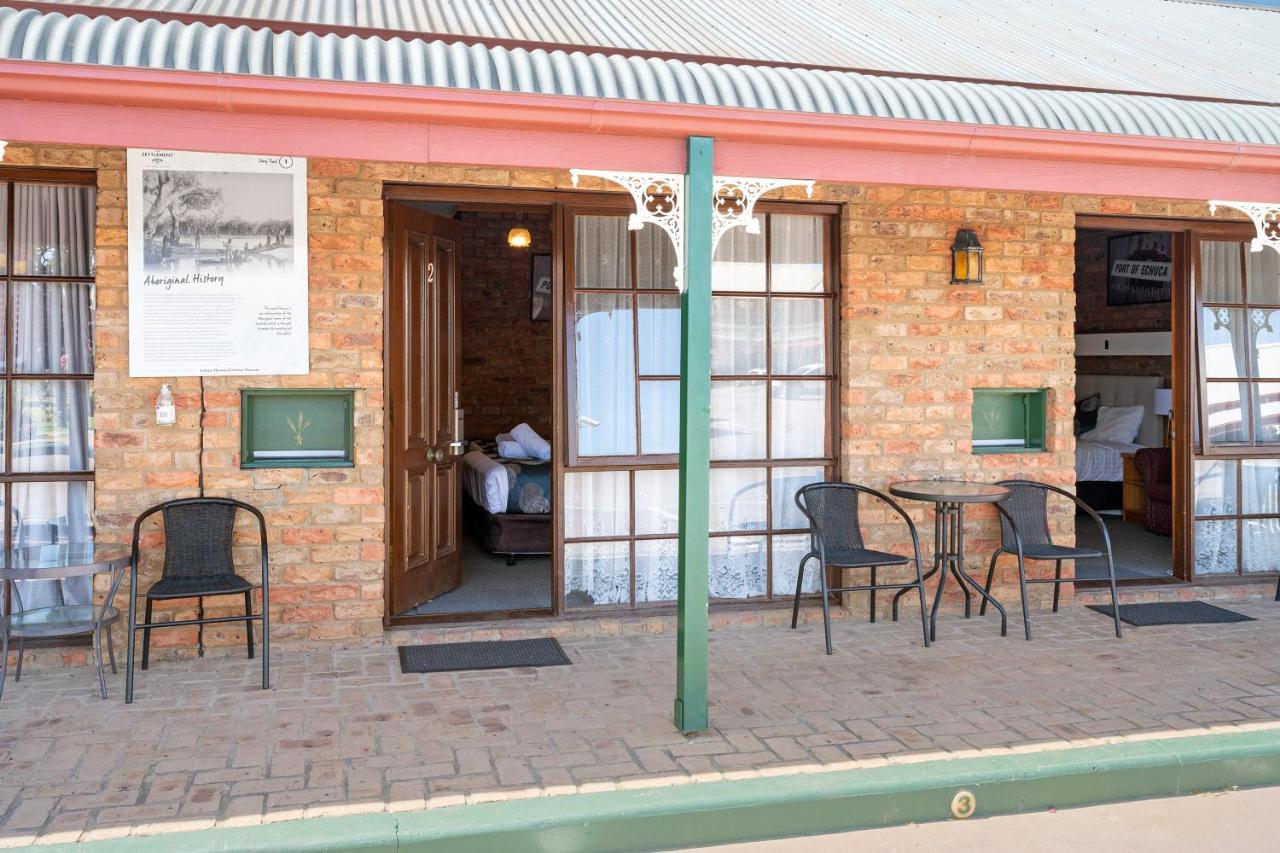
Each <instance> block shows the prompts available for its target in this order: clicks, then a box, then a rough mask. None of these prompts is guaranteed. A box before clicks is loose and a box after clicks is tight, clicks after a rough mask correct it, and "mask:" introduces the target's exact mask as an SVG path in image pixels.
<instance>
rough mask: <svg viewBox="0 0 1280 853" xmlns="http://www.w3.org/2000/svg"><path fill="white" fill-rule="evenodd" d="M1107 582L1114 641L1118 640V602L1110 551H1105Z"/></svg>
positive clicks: (1113, 563) (1113, 562)
mask: <svg viewBox="0 0 1280 853" xmlns="http://www.w3.org/2000/svg"><path fill="white" fill-rule="evenodd" d="M1107 581H1108V583H1110V585H1111V615H1112V617H1113V618H1114V619H1115V623H1116V639H1120V601H1119V598H1118V596H1117V595H1116V564H1115V560H1113V559H1112V558H1111V549H1110V548H1108V549H1107Z"/></svg>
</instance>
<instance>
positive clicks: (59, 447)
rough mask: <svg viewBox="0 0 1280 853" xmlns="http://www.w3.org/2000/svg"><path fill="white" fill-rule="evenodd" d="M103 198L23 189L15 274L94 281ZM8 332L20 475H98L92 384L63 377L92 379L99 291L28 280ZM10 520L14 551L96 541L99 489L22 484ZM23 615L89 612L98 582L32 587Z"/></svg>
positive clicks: (19, 190)
mask: <svg viewBox="0 0 1280 853" xmlns="http://www.w3.org/2000/svg"><path fill="white" fill-rule="evenodd" d="M94 216H95V193H94V190H93V189H92V188H90V187H75V186H44V185H24V184H18V185H16V186H15V188H14V222H13V250H12V252H11V253H10V259H11V263H12V266H13V272H14V273H15V275H18V276H21V275H33V276H35V275H59V276H90V275H92V274H93V270H94V258H93V246H94V239H93V235H94ZM11 299H12V303H11V305H10V306H9V313H10V315H11V317H12V319H11V321H10V322H9V324H8V329H9V333H10V334H12V335H14V365H13V369H14V371H15V372H20V373H31V374H46V375H48V376H49V377H50V378H49V379H45V380H15V381H14V382H13V384H12V386H11V389H10V393H12V394H13V405H12V410H13V425H12V426H13V430H12V434H11V435H8V436H6V439H7V440H8V441H9V442H11V458H12V466H13V470H14V471H15V472H41V471H92V470H93V437H92V434H91V432H90V423H91V418H92V412H93V402H92V383H91V382H90V381H87V380H63V379H58V378H56V377H57V376H58V374H76V373H80V374H91V373H93V351H92V341H93V310H94V306H93V288H92V285H89V284H87V283H72V282H23V281H19V282H17V283H16V284H15V286H14V288H13V291H12V293H11ZM11 489H12V502H11V506H10V507H9V510H8V511H9V517H10V520H11V524H12V525H13V544H14V545H15V546H19V547H20V546H31V545H42V544H49V543H55V542H89V541H92V539H93V526H92V520H91V517H92V510H93V508H92V494H93V492H92V484H91V483H89V482H48V483H16V484H14V485H13V486H11ZM18 594H19V597H20V601H21V604H22V606H23V607H25V608H36V607H47V606H52V605H56V604H61V603H66V604H88V603H91V602H92V600H93V587H92V579H91V578H70V579H67V580H65V581H61V582H57V581H39V582H24V583H22V584H20V585H18Z"/></svg>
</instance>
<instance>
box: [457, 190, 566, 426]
mask: <svg viewBox="0 0 1280 853" xmlns="http://www.w3.org/2000/svg"><path fill="white" fill-rule="evenodd" d="M459 221H460V223H461V225H462V255H461V263H460V265H459V270H460V272H461V276H462V294H461V302H462V330H461V337H462V365H461V369H460V371H459V375H458V388H459V393H460V394H461V397H462V405H463V407H464V408H465V409H466V411H467V434H468V436H469V437H472V438H474V437H483V438H493V437H494V436H495V435H497V434H498V433H500V432H507V431H509V430H510V429H511V428H512V427H514V426H515V425H516V424H518V423H520V422H522V421H524V422H527V423H528V424H529V425H530V426H532V427H533V428H534V429H536V430H537V431H538V433H539V434H540V435H543V436H550V435H551V374H552V364H551V328H552V324H551V321H550V320H549V319H548V320H532V319H530V316H529V274H530V271H531V268H532V265H533V255H534V254H535V253H549V252H550V251H551V217H550V216H549V215H547V214H536V213H526V214H524V216H523V217H522V218H521V219H520V220H519V222H518V223H517V219H516V217H515V215H514V214H510V213H502V212H493V211H487V212H467V213H462V214H460V215H459ZM517 224H519V225H522V226H523V227H525V228H528V229H529V233H530V234H531V235H532V236H533V246H532V247H531V248H529V249H513V248H511V247H510V246H508V245H507V231H508V230H509V229H510V228H512V227H513V226H515V225H517Z"/></svg>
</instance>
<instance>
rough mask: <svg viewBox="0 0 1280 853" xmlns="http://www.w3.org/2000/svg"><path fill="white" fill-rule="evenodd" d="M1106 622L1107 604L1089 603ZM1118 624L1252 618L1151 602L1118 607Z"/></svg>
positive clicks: (1200, 605)
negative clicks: (1104, 617) (1119, 622)
mask: <svg viewBox="0 0 1280 853" xmlns="http://www.w3.org/2000/svg"><path fill="white" fill-rule="evenodd" d="M1089 609H1090V610H1096V611H1097V612H1098V613H1101V614H1102V615H1103V616H1106V617H1107V618H1108V619H1110V618H1111V605H1110V604H1090V605H1089ZM1120 621H1121V622H1124V623H1125V624H1127V625H1137V626H1139V627H1141V626H1144V625H1196V624H1201V623H1212V622H1253V621H1255V620H1254V618H1253V617H1252V616H1245V615H1244V614H1243V613H1236V612H1235V611H1234V610H1224V609H1222V608H1221V607H1215V606H1214V605H1212V604H1208V603H1207V602H1204V601H1153V602H1150V603H1148V604H1121V605H1120Z"/></svg>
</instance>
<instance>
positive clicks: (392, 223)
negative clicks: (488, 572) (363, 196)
mask: <svg viewBox="0 0 1280 853" xmlns="http://www.w3.org/2000/svg"><path fill="white" fill-rule="evenodd" d="M387 222H388V235H389V241H390V244H391V259H390V270H389V281H388V287H387V298H388V311H387V313H388V331H389V335H388V346H387V374H388V381H387V393H388V395H389V400H388V412H389V413H390V414H389V417H390V425H389V428H388V447H387V464H388V466H389V472H388V478H387V479H388V482H390V483H391V494H390V495H388V501H389V506H390V511H389V513H388V517H389V518H388V520H389V523H390V527H391V529H390V530H389V531H388V532H387V541H388V543H389V545H390V552H389V555H388V573H387V574H388V578H387V580H388V584H389V587H390V595H389V598H390V603H391V612H392V615H395V614H400V613H403V612H405V611H406V610H409V609H410V608H412V607H414V606H416V605H418V604H420V603H422V602H424V601H428V600H430V599H432V598H435V597H436V596H438V595H440V594H442V593H445V592H448V591H449V590H451V589H454V588H455V587H457V586H458V584H459V583H460V582H461V567H460V565H459V560H458V558H459V550H458V541H459V536H460V532H461V531H460V521H461V515H460V513H459V511H458V509H459V508H458V499H459V493H458V473H457V466H458V464H459V462H458V460H457V458H456V457H454V456H451V455H449V453H448V442H449V440H450V438H451V437H452V436H451V427H452V423H453V400H454V399H455V395H456V393H457V362H458V355H457V353H458V311H457V304H458V303H457V285H458V282H457V262H456V258H457V252H458V243H459V228H458V225H457V223H455V222H453V221H452V220H448V219H443V218H441V217H438V216H432V215H430V214H427V213H423V212H421V211H417V210H414V209H412V208H408V207H403V206H401V205H396V204H392V205H389V206H388V217H387Z"/></svg>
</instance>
